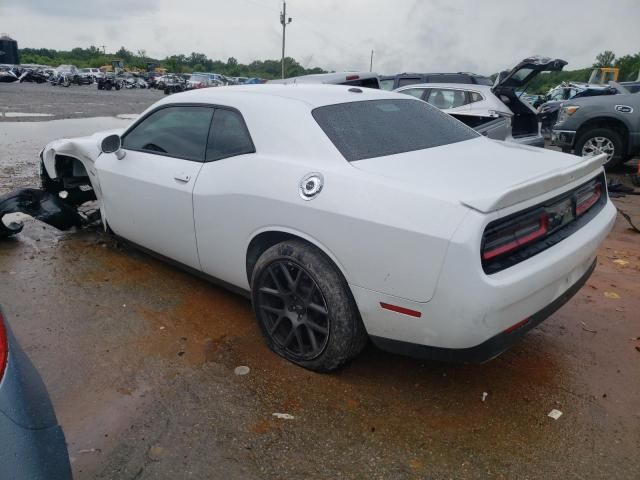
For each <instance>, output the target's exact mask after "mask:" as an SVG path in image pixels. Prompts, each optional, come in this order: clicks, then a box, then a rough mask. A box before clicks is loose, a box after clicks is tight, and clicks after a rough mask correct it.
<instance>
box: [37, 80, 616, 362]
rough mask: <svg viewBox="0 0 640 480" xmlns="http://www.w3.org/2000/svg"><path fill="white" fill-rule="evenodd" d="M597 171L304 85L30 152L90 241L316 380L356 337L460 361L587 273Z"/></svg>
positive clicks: (225, 93) (211, 93)
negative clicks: (164, 261) (229, 303)
mask: <svg viewBox="0 0 640 480" xmlns="http://www.w3.org/2000/svg"><path fill="white" fill-rule="evenodd" d="M274 118H277V121H274V120H273V119H274ZM603 159H604V156H603V155H601V156H595V157H587V158H579V157H575V156H572V155H566V154H564V153H561V152H556V151H551V150H545V149H532V148H526V147H522V146H520V145H516V144H514V143H509V142H496V141H490V140H487V139H486V138H484V137H482V135H479V134H478V133H477V132H475V131H474V130H472V129H471V128H469V127H467V126H466V125H464V124H463V123H462V122H460V121H458V120H456V119H455V118H453V117H452V116H450V115H447V114H445V113H443V112H442V111H440V110H439V109H437V108H434V107H432V106H430V105H428V104H427V103H426V102H423V101H419V100H417V99H415V98H411V97H408V96H406V95H399V94H397V93H392V92H385V91H381V90H374V89H367V88H357V87H352V86H335V85H302V84H298V85H295V86H292V85H264V86H259V85H252V86H235V87H233V88H205V89H197V90H192V91H189V92H184V93H179V94H176V95H171V96H169V97H165V98H164V99H163V100H161V101H159V102H157V103H156V104H154V105H152V106H151V107H150V108H149V109H147V110H146V111H145V112H144V113H143V114H142V115H141V116H140V118H139V119H137V120H136V121H135V122H134V123H133V124H132V125H131V126H130V127H128V128H127V129H126V131H124V132H119V133H114V132H102V133H98V134H95V135H93V136H90V137H83V138H75V139H64V140H58V141H56V142H52V143H50V144H48V145H47V146H46V147H45V148H44V151H43V154H42V161H43V164H44V168H45V171H46V174H47V176H46V177H44V178H45V180H46V187H45V188H47V189H48V190H49V191H51V189H54V190H55V189H56V188H63V187H64V188H65V189H67V188H68V187H72V186H73V185H85V187H86V183H85V182H89V184H90V185H91V187H92V191H93V192H94V193H95V196H96V198H97V203H98V206H99V208H100V211H101V220H102V222H103V225H104V228H107V227H108V228H109V229H110V230H112V231H113V232H114V233H115V234H116V235H118V236H119V237H122V238H125V239H127V240H128V241H130V242H131V243H133V244H137V245H139V246H141V247H143V248H144V249H146V250H148V251H151V252H154V253H155V254H156V255H158V256H161V257H165V258H169V259H171V260H172V261H173V262H174V263H178V264H181V265H183V266H185V268H188V269H190V270H192V271H193V270H195V271H197V272H198V273H199V274H200V275H205V276H208V277H209V278H217V279H219V280H220V281H221V282H223V284H224V285H227V286H230V287H231V288H233V289H234V290H239V291H241V292H243V293H245V294H246V295H247V296H249V297H250V298H251V299H252V303H253V307H254V311H255V314H256V319H257V322H258V325H259V326H260V329H261V330H262V332H263V334H264V336H265V340H266V343H267V344H268V345H269V346H270V347H271V348H272V349H273V350H274V352H276V353H277V354H279V355H281V356H283V357H284V358H287V359H288V360H290V361H292V362H294V363H296V364H298V365H301V366H303V367H305V368H309V369H312V370H317V371H329V370H334V369H336V368H338V367H340V366H341V365H344V364H345V363H346V362H348V361H349V360H351V359H353V358H354V357H356V356H357V355H358V353H359V352H360V351H361V350H362V348H363V347H364V345H365V344H366V342H367V339H368V338H371V339H372V340H373V341H374V343H376V344H377V345H379V346H381V347H382V348H386V349H388V350H392V351H396V352H402V353H406V354H411V355H416V356H423V357H429V358H439V359H448V360H455V361H463V362H465V361H474V362H476V361H485V360H488V359H490V358H493V357H495V356H496V355H498V354H500V353H501V352H502V351H504V350H505V349H507V348H508V347H509V346H510V345H511V344H512V343H513V342H514V341H515V340H517V339H518V338H520V337H521V336H522V335H524V333H525V332H527V331H528V330H530V329H531V328H534V327H535V326H536V325H537V324H539V323H540V322H542V321H543V320H544V319H545V318H547V317H548V316H549V315H551V314H552V313H553V312H554V311H555V310H557V309H558V308H560V307H561V306H562V305H563V304H564V303H565V302H566V301H568V300H569V298H571V296H572V295H574V294H575V293H576V292H577V291H578V289H579V288H580V287H581V286H582V285H583V284H584V282H585V281H586V280H587V278H588V277H589V275H590V274H591V272H592V271H593V268H594V267H595V264H596V253H597V251H598V248H599V246H600V244H601V243H602V241H603V239H604V238H605V237H606V235H607V234H608V232H609V231H610V229H611V227H612V226H613V222H614V221H615V216H616V210H615V207H614V206H613V205H612V203H611V202H610V200H609V198H608V195H607V189H606V185H605V184H604V174H603V170H602V161H603ZM77 163H78V164H80V165H81V166H82V167H83V168H80V165H76V164H77ZM67 191H68V190H67ZM398 212H401V214H399V213H398Z"/></svg>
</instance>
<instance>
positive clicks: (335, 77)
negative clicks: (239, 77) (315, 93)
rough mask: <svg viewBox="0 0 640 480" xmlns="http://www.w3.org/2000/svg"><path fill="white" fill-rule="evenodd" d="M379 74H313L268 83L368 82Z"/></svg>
mask: <svg viewBox="0 0 640 480" xmlns="http://www.w3.org/2000/svg"><path fill="white" fill-rule="evenodd" d="M349 77H353V78H349ZM377 77H378V74H377V73H374V72H333V73H312V74H309V75H301V76H299V77H290V78H284V79H278V80H269V81H268V82H267V83H276V84H277V83H280V84H288V83H296V82H298V83H327V84H333V83H341V82H347V81H351V80H367V79H369V78H377Z"/></svg>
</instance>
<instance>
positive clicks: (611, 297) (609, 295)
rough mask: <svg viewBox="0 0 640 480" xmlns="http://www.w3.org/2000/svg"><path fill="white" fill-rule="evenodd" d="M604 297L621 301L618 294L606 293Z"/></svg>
mask: <svg viewBox="0 0 640 480" xmlns="http://www.w3.org/2000/svg"><path fill="white" fill-rule="evenodd" d="M604 296H605V297H607V298H610V299H612V300H618V299H620V295H618V294H617V293H616V292H604Z"/></svg>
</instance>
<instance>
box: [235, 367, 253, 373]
mask: <svg viewBox="0 0 640 480" xmlns="http://www.w3.org/2000/svg"><path fill="white" fill-rule="evenodd" d="M250 371H251V369H250V368H249V367H247V366H246V365H240V366H239V367H236V368H235V369H234V370H233V373H235V374H236V375H246V374H247V373H249V372H250Z"/></svg>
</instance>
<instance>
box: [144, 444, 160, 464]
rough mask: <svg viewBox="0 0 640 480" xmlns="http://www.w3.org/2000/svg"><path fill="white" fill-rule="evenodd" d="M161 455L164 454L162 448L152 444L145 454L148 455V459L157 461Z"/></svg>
mask: <svg viewBox="0 0 640 480" xmlns="http://www.w3.org/2000/svg"><path fill="white" fill-rule="evenodd" d="M163 455H164V448H162V447H160V446H158V445H154V446H153V447H151V448H150V449H149V451H148V452H147V456H148V457H149V459H151V460H152V461H154V462H157V461H158V460H160V459H162V457H163Z"/></svg>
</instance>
